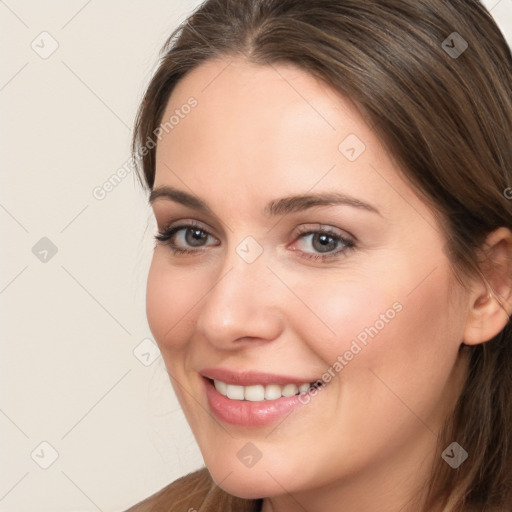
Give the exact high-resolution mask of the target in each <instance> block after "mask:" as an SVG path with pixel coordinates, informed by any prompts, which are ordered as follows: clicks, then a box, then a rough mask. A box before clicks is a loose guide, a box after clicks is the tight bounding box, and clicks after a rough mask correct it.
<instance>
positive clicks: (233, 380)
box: [199, 368, 318, 386]
mask: <svg viewBox="0 0 512 512" xmlns="http://www.w3.org/2000/svg"><path fill="white" fill-rule="evenodd" d="M199 374H200V375H202V376H203V377H206V378H208V379H215V380H220V381H221V382H225V383H226V384H234V385H238V386H254V385H256V384H263V385H266V384H279V385H281V386H284V385H286V384H302V383H312V382H316V381H317V380H318V379H312V380H308V379H307V378H304V377H290V376H286V375H277V374H272V373H263V372H256V371H244V372H236V371H234V370H229V369H227V368H204V369H202V370H200V372H199Z"/></svg>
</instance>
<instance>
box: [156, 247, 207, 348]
mask: <svg viewBox="0 0 512 512" xmlns="http://www.w3.org/2000/svg"><path fill="white" fill-rule="evenodd" d="M164 250H165V248H162V250H161V251H160V250H159V248H157V249H156V250H155V254H154V256H153V260H152V262H151V267H150V270H149V275H148V281H147V288H146V315H147V319H148V324H149V327H150V329H151V332H152V334H153V337H154V339H155V341H156V342H157V344H158V346H159V348H160V351H161V352H162V354H163V355H164V357H165V354H166V352H169V351H171V352H174V351H178V350H180V349H182V348H184V347H185V345H186V341H187V339H188V337H189V335H190V334H189V333H190V331H191V329H193V324H192V323H191V322H190V321H189V319H188V318H189V316H190V315H191V314H193V311H194V305H196V303H197V302H198V299H199V298H200V297H202V296H203V295H204V293H205V292H204V291H203V287H204V285H202V284H201V283H202V282H204V280H202V279H198V278H197V274H196V275H194V272H193V271H186V272H185V271H183V269H179V268H175V267H172V266H171V265H169V263H168V261H166V258H165V255H164V254H162V252H163V251H164Z"/></svg>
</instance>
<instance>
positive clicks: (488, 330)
mask: <svg viewBox="0 0 512 512" xmlns="http://www.w3.org/2000/svg"><path fill="white" fill-rule="evenodd" d="M484 246H485V249H484V251H483V252H484V261H483V262H482V264H481V270H482V275H481V280H475V281H474V283H473V286H472V288H471V292H470V294H469V301H470V302H469V304H468V306H469V310H468V317H467V321H466V326H465V330H464V339H463V343H464V344H465V345H478V344H479V343H484V342H486V341H489V340H490V339H492V338H493V337H494V336H496V335H497V334H498V333H500V332H501V331H502V330H503V328H504V327H505V325H506V324H507V323H508V322H509V317H510V315H511V313H512V233H511V231H510V230H509V229H507V228H505V227H500V228H498V229H496V230H495V231H493V232H492V233H490V234H489V235H488V236H487V238H486V241H485V244H484Z"/></svg>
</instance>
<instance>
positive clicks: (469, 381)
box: [130, 0, 512, 512]
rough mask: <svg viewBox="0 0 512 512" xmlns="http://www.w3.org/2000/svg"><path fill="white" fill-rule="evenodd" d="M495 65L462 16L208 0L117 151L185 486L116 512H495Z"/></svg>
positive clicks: (411, 8) (375, 5)
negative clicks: (141, 228)
mask: <svg viewBox="0 0 512 512" xmlns="http://www.w3.org/2000/svg"><path fill="white" fill-rule="evenodd" d="M511 130H512V58H511V54H510V49H509V47H508V46H507V44H506V42H505V40H504V38H503V35H502V34H501V32H500V31H499V29H498V28H497V26H496V24H495V23H494V21H493V20H492V18H491V17H490V15H489V13H488V12H487V11H486V10H485V9H484V7H483V6H482V5H481V4H480V3H479V2H478V1H477V0H365V1H361V0H251V1H247V0H209V1H206V2H205V3H204V4H202V5H201V6H200V7H199V8H198V9H197V10H196V12H195V13H194V14H193V15H192V16H190V18H189V19H188V20H187V21H186V22H184V24H183V25H182V26H181V27H180V28H179V29H178V30H177V31H176V32H175V33H173V34H172V36H171V37H170V38H169V40H168V41H167V43H166V45H165V47H164V49H163V52H162V58H161V62H160V64H159V67H158V69H157V71H156V73H155V75H154V76H153V78H152V80H151V82H150V84H149V86H148V89H147V92H146V94H145V97H144V100H143V102H142V104H141V107H140V110H139V113H138V118H137V123H136V130H135V134H134V144H133V150H134V156H135V158H138V159H139V158H140V159H141V169H142V180H143V182H144V184H145V186H146V187H147V188H148V191H149V192H150V203H151V205H152V208H153V210H154V213H155V218H156V222H157V224H158V233H157V235H156V240H157V242H156V246H155V251H154V256H153V261H152V265H151V269H150V273H149V277H148V285H147V315H148V321H149V325H150V327H151V330H152V333H153V335H154V337H155V340H156V341H157V343H158V345H159V347H160V350H161V352H162V355H163V359H164V362H165V365H166V369H167V371H168V373H169V377H170V379H171V381H172V384H173V387H174V389H175V392H176V394H177V397H178V399H179V401H180V404H181V406H182V408H183V411H184V413H185V416H186V418H187V421H188V423H189V424H190V427H191V429H192V431H193V433H194V436H195V438H196V440H197V442H198V445H199V448H200V450H201V452H202V455H203V458H204V461H205V466H206V467H205V468H203V469H201V470H199V471H196V472H194V473H192V474H190V475H187V476H185V477H183V478H180V479H179V480H177V481H176V482H174V483H171V484H170V485H169V486H167V487H166V488H164V489H162V490H161V491H160V492H158V493H156V494H155V495H154V496H152V497H150V498H148V499H147V500H145V501H143V502H142V503H140V504H138V505H136V506H134V507H132V508H131V509H130V511H131V512H134V511H137V512H142V511H150V510H151V511H153V510H154V511H156V510H158V511H162V510H165V511H178V510H180V511H182V510H183V511H186V510H188V511H194V510H197V511H213V510H216V511H217V510H222V511H242V510H247V511H249V510H253V511H256V510H257V511H263V512H270V511H272V512H289V511H298V510H306V511H308V512H315V511H324V510H340V511H343V512H353V511H358V512H362V511H365V512H369V511H372V512H373V511H376V510H378V511H379V512H383V511H384V512H391V511H393V512H397V511H401V512H408V511H414V512H417V511H423V512H431V511H450V512H451V511H484V510H485V511H489V510H492V511H505V510H507V511H510V510H512V480H511V479H512V401H511V400H510V397H511V396H512V331H511V326H510V324H509V318H510V314H511V307H512V298H511V293H512V264H511V262H512V257H511V256H512V232H511V231H510V229H512V210H511V203H510V201H509V199H510V198H511V197H512V193H511V192H512V189H511V188H509V187H511V186H512V143H511V139H510V133H511Z"/></svg>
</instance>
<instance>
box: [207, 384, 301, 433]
mask: <svg viewBox="0 0 512 512" xmlns="http://www.w3.org/2000/svg"><path fill="white" fill-rule="evenodd" d="M203 381H204V384H205V388H206V397H207V399H208V404H209V406H210V410H211V411H212V412H213V414H214V415H215V417H216V418H217V419H219V420H221V421H222V422H224V423H229V424H230V425H239V426H243V427H262V426H264V425H269V424H271V423H273V422H275V421H277V420H279V419H281V418H283V417H284V416H287V415H288V414H290V413H291V412H292V411H293V410H295V409H297V408H298V407H300V406H302V405H305V404H304V403H302V402H301V401H300V400H299V396H300V395H294V396H288V397H281V398H276V399H275V400H262V401H260V402H251V401H250V400H231V399H230V398H228V397H226V396H224V395H222V394H221V393H219V392H218V391H217V390H216V389H215V386H214V385H213V382H212V381H211V380H209V379H206V378H203Z"/></svg>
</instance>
